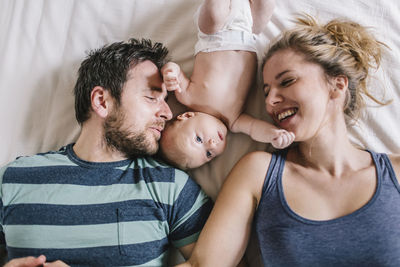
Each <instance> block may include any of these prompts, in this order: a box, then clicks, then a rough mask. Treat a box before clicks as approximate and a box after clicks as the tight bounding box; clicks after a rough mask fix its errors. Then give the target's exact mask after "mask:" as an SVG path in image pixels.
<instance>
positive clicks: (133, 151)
mask: <svg viewBox="0 0 400 267" xmlns="http://www.w3.org/2000/svg"><path fill="white" fill-rule="evenodd" d="M124 120H125V113H124V112H122V111H121V109H120V108H119V107H116V108H115V109H114V110H113V111H112V112H111V113H110V115H109V116H107V118H106V120H105V121H104V138H105V141H106V143H107V146H109V147H111V148H113V149H115V150H117V151H119V152H121V153H123V154H124V155H125V156H126V157H127V158H130V159H132V158H136V157H140V156H146V155H153V154H155V153H156V152H157V150H158V142H157V141H156V140H155V138H154V140H150V138H149V137H147V136H146V133H145V131H141V132H140V131H137V132H133V131H130V130H129V129H126V128H125V129H124Z"/></svg>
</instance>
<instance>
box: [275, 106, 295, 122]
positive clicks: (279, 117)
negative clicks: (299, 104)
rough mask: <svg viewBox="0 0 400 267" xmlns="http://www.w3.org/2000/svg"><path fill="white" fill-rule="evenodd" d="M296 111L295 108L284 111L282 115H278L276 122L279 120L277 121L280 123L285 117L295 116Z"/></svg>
mask: <svg viewBox="0 0 400 267" xmlns="http://www.w3.org/2000/svg"><path fill="white" fill-rule="evenodd" d="M296 111H297V109H296V108H292V109H288V110H286V111H284V112H282V113H279V114H278V120H279V121H282V120H284V119H286V118H287V117H290V116H292V115H293V114H295V113H296Z"/></svg>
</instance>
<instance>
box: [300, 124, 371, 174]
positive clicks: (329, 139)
mask: <svg viewBox="0 0 400 267" xmlns="http://www.w3.org/2000/svg"><path fill="white" fill-rule="evenodd" d="M293 153H294V155H293V156H294V158H293V160H295V161H297V162H298V163H299V164H301V165H304V166H306V167H309V168H314V169H316V170H318V171H321V172H324V173H327V174H328V175H330V176H332V177H341V176H342V174H343V173H344V172H347V171H349V170H355V169H358V168H362V166H365V164H367V161H368V160H370V158H369V155H367V154H366V153H365V151H362V150H360V149H357V148H356V147H354V146H353V145H352V144H351V142H350V140H349V138H348V132H347V128H346V124H345V123H344V121H343V122H338V123H334V124H331V125H329V126H328V125H327V126H325V127H323V128H322V129H320V131H319V132H318V133H317V134H316V135H315V136H314V137H313V138H310V140H308V141H304V142H300V143H299V144H298V146H296V148H295V149H294V150H293ZM367 156H368V158H367ZM296 158H297V159H296ZM362 159H364V160H362Z"/></svg>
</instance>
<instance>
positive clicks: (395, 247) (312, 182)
mask: <svg viewBox="0 0 400 267" xmlns="http://www.w3.org/2000/svg"><path fill="white" fill-rule="evenodd" d="M381 49H382V43H380V42H378V41H376V40H375V39H374V38H373V36H372V35H371V34H370V33H369V32H368V31H367V30H366V28H364V27H362V26H360V25H358V24H356V23H354V22H351V21H339V20H334V21H331V22H329V23H328V24H326V25H319V24H318V23H317V22H316V21H315V20H314V19H312V18H311V17H304V18H300V19H298V25H297V27H296V28H294V29H292V30H289V31H286V32H285V33H283V34H282V36H281V38H280V39H279V40H278V41H277V42H276V43H275V44H273V46H272V47H271V49H270V50H269V52H268V53H267V55H266V58H265V64H264V68H263V79H264V90H265V104H266V110H267V112H268V113H269V114H270V116H272V118H273V119H274V121H275V122H276V124H277V125H278V126H279V127H281V128H283V129H285V130H287V131H290V132H293V133H294V134H295V136H296V139H295V141H296V144H295V145H293V146H292V147H290V148H289V149H286V150H284V151H281V152H278V153H274V154H269V153H267V152H253V153H250V154H248V155H246V156H245V157H243V158H242V159H241V160H240V161H239V162H238V163H237V164H236V166H235V167H234V168H233V170H232V171H231V173H230V174H229V176H228V178H227V180H226V182H225V184H224V186H223V188H222V190H221V192H220V195H219V196H218V199H217V201H216V204H215V207H214V210H213V212H212V214H211V216H210V218H209V220H208V222H207V224H206V226H205V228H204V230H203V231H202V233H201V235H200V238H199V240H198V243H197V245H196V248H195V250H194V252H193V254H192V257H191V259H190V260H189V262H187V263H185V264H186V265H189V266H190V265H191V264H192V265H196V266H234V265H235V264H236V263H237V262H238V261H239V260H240V258H241V257H242V255H243V253H244V250H245V248H246V245H247V241H248V239H249V233H250V229H251V227H252V222H253V220H254V225H255V230H256V236H257V238H258V240H259V243H260V250H261V256H262V259H263V262H264V265H266V266H365V265H368V266H400V227H399V225H400V186H399V180H398V179H399V178H396V174H397V177H398V176H399V172H400V157H399V156H397V155H396V156H389V157H388V156H387V155H384V154H377V153H374V152H372V151H365V150H361V149H359V148H357V147H355V146H353V145H352V144H351V143H350V141H349V139H348V136H347V129H346V123H347V122H348V119H349V118H352V119H357V115H358V114H359V112H360V110H361V108H362V106H363V97H365V96H367V97H370V98H371V99H372V100H374V101H376V102H377V103H380V102H379V101H378V100H376V99H375V98H373V97H372V96H371V95H370V94H369V92H368V90H367V87H366V81H367V79H368V78H369V71H370V68H372V67H378V66H379V62H380V57H381ZM363 95H364V96H363Z"/></svg>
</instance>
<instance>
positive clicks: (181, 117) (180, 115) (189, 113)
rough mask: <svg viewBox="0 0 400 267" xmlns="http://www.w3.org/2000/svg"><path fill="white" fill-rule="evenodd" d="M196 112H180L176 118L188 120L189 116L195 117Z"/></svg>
mask: <svg viewBox="0 0 400 267" xmlns="http://www.w3.org/2000/svg"><path fill="white" fill-rule="evenodd" d="M194 115H195V114H194V112H193V111H187V112H185V113H182V114H179V115H178V116H177V117H176V119H177V120H178V121H183V120H186V119H189V118H191V117H194Z"/></svg>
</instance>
